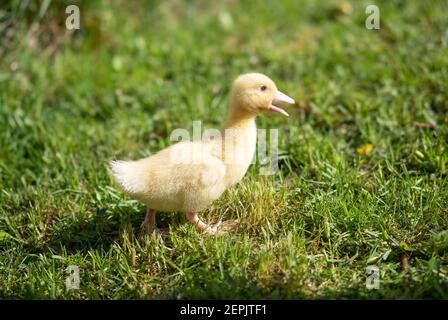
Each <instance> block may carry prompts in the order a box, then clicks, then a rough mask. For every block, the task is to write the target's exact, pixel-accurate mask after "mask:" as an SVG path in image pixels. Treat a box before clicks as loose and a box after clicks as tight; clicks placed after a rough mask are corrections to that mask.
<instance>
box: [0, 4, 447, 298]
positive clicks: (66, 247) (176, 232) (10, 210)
mask: <svg viewBox="0 0 448 320" xmlns="http://www.w3.org/2000/svg"><path fill="white" fill-rule="evenodd" d="M20 3H22V4H20ZM72 3H75V4H78V6H79V8H80V13H81V28H80V29H79V30H76V31H68V30H67V29H66V28H65V19H66V17H67V16H68V15H67V14H66V13H65V7H66V6H67V5H68V4H72ZM188 3H189V4H187V2H184V1H176V0H170V1H151V2H148V3H147V2H143V1H142V2H137V1H132V2H128V1H124V0H121V1H87V0H86V1H57V2H56V1H30V2H29V3H28V4H26V2H20V1H15V0H10V1H5V2H2V4H0V13H1V14H0V128H1V130H0V298H13V299H16V298H31V299H40V298H50V299H56V298H58V299H165V298H176V299H182V298H212V299H213V298H252V299H258V298H267V299H339V298H361V299H364V298H373V299H376V298H393V299H395V298H399V299H402V298H411V299H415V298H417V299H420V298H425V299H426V298H438V299H448V179H447V174H448V147H447V141H448V116H447V114H448V90H447V89H448V67H447V66H448V3H447V2H446V1H444V0H439V1H430V2H429V1H428V2H427V1H375V4H376V5H377V6H378V7H379V9H380V19H381V20H380V23H381V24H380V30H368V29H366V27H365V20H366V17H367V16H368V15H367V14H366V13H365V9H366V6H367V5H368V4H372V1H364V0H362V1H337V0H333V1H311V0H310V1H287V0H285V1H278V2H277V1H236V0H234V1H227V2H222V3H221V2H216V3H213V4H212V3H209V2H206V1H193V2H188ZM248 71H258V72H262V73H265V74H267V75H268V76H270V77H271V78H272V79H273V80H274V81H276V83H277V86H278V87H279V89H280V90H282V91H283V92H285V93H287V94H288V95H290V96H292V97H293V98H294V99H295V100H296V101H297V105H296V106H295V107H290V108H288V111H290V114H291V116H290V117H289V118H283V117H280V116H263V117H260V118H259V119H258V120H257V124H258V127H259V128H266V129H268V128H271V129H278V130H279V131H278V132H279V138H278V142H279V149H280V155H279V171H278V172H277V173H276V174H275V175H270V176H263V175H260V174H259V169H260V165H259V164H258V163H256V164H254V165H252V166H251V167H250V169H249V171H248V173H247V174H246V176H245V177H244V179H243V180H242V182H241V183H240V184H239V185H237V186H236V187H234V188H232V189H230V190H228V191H226V193H225V194H224V195H223V196H222V197H221V198H220V199H219V200H217V201H216V202H214V203H213V205H212V206H211V207H210V208H209V209H208V210H206V211H205V212H202V213H201V217H203V218H204V220H206V221H207V222H210V223H213V222H216V221H218V220H219V219H221V218H222V219H224V220H225V219H231V218H232V219H235V218H237V219H239V226H238V229H237V231H236V232H234V233H232V234H230V235H228V236H225V237H207V236H205V235H203V234H199V233H198V232H196V230H195V228H194V226H192V225H190V224H189V223H187V220H186V218H185V217H184V215H183V214H181V213H171V214H160V215H158V218H157V219H158V222H157V223H158V225H159V226H161V227H168V226H169V227H170V230H171V231H170V235H169V237H167V238H158V237H157V236H153V235H148V234H144V233H143V232H141V231H140V228H139V226H140V223H141V221H142V220H143V217H144V214H145V207H144V206H143V205H141V204H139V203H138V202H136V201H134V200H132V199H130V198H129V197H127V196H125V195H124V194H123V193H122V192H121V191H120V190H119V188H118V187H117V185H116V184H115V183H114V182H113V181H112V179H111V177H110V176H109V174H108V171H107V164H108V161H109V160H110V159H114V158H117V159H137V158H140V157H143V156H147V155H150V154H152V153H155V152H156V151H158V150H160V149H162V148H164V147H166V146H168V145H170V144H171V142H170V139H169V137H170V134H171V132H172V131H173V130H174V129H176V128H186V129H188V130H190V132H191V130H192V128H193V121H194V120H202V121H203V125H202V127H203V129H206V128H220V126H221V124H222V123H223V121H224V120H225V118H226V114H227V103H228V92H229V87H230V85H231V81H232V80H233V79H234V78H235V77H236V76H237V75H238V74H240V73H244V72H248ZM69 266H78V267H79V270H80V285H79V289H73V290H67V289H66V285H65V281H66V278H67V277H68V272H67V268H68V267H69ZM369 266H376V267H377V268H378V270H379V273H380V282H379V284H380V286H379V288H378V289H370V290H369V289H368V288H366V279H367V277H368V276H369V275H368V274H367V273H366V268H367V267H369Z"/></svg>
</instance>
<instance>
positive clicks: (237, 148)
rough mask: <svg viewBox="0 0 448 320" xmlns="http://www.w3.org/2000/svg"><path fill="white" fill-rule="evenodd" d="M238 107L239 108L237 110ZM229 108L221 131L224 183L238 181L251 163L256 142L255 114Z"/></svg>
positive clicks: (228, 183) (229, 184) (231, 183)
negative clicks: (224, 172)
mask: <svg viewBox="0 0 448 320" xmlns="http://www.w3.org/2000/svg"><path fill="white" fill-rule="evenodd" d="M238 109H239V110H238ZM238 109H236V108H231V109H230V112H229V117H228V119H227V122H226V124H225V126H224V130H223V132H222V136H223V143H222V149H221V150H222V153H221V156H222V160H223V161H224V164H225V166H226V177H225V180H226V184H227V185H228V186H231V185H233V184H235V183H237V182H239V181H240V180H241V179H242V178H243V177H244V175H245V173H246V171H247V169H248V167H249V165H250V164H251V163H252V159H253V157H254V153H255V149H256V144H257V127H256V123H255V117H256V115H254V114H251V113H249V112H246V111H244V110H241V109H242V108H238Z"/></svg>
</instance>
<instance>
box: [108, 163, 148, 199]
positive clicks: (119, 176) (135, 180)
mask: <svg viewBox="0 0 448 320" xmlns="http://www.w3.org/2000/svg"><path fill="white" fill-rule="evenodd" d="M110 168H111V170H112V175H113V177H114V178H115V180H116V181H117V182H118V184H119V185H120V186H121V188H122V189H123V191H124V192H126V193H128V194H131V195H135V194H137V193H139V192H140V191H141V190H143V189H144V185H143V184H144V180H142V168H141V166H140V165H139V163H138V162H137V161H122V160H113V161H111V162H110Z"/></svg>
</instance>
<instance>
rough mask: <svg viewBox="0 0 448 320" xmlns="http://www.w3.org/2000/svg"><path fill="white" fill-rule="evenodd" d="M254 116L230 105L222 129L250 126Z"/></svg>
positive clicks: (252, 123) (253, 121) (253, 122)
mask: <svg viewBox="0 0 448 320" xmlns="http://www.w3.org/2000/svg"><path fill="white" fill-rule="evenodd" d="M255 118H256V115H255V114H253V113H251V112H249V111H246V110H244V109H243V108H237V107H235V106H233V105H231V106H230V111H229V116H228V118H227V122H226V124H225V125H224V129H244V128H246V127H252V126H253V125H254V124H255Z"/></svg>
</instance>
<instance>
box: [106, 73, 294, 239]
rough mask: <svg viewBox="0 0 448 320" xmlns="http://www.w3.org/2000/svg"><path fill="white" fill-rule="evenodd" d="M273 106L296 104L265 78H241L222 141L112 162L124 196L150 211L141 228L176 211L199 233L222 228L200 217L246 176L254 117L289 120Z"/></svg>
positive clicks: (190, 144)
mask: <svg viewBox="0 0 448 320" xmlns="http://www.w3.org/2000/svg"><path fill="white" fill-rule="evenodd" d="M273 100H275V101H279V102H284V103H290V104H293V103H294V100H293V99H292V98H290V97H288V96H287V95H285V94H283V93H281V92H280V91H278V90H277V87H276V86H275V83H274V82H273V81H272V80H271V79H269V78H268V77H267V76H265V75H263V74H260V73H247V74H243V75H240V76H239V77H238V78H237V79H236V80H235V81H234V83H233V87H232V90H231V93H230V108H229V109H230V110H229V116H228V119H227V122H226V124H225V126H224V129H223V130H222V131H221V132H220V133H221V135H220V136H216V135H215V136H214V137H210V138H209V139H203V140H202V141H185V142H179V143H176V144H174V145H172V146H170V147H168V148H165V149H163V150H161V151H159V152H158V153H156V154H155V155H152V156H149V157H147V158H144V159H140V160H137V161H112V162H111V169H112V174H113V176H114V178H115V180H116V181H117V182H118V184H119V185H120V186H121V188H122V190H123V191H124V192H125V193H127V194H128V195H130V196H131V197H134V198H135V199H137V200H139V201H140V202H142V203H144V204H145V205H147V207H148V211H147V214H146V217H145V220H144V221H143V224H142V228H143V229H145V230H147V231H152V230H155V228H156V223H155V213H156V210H158V211H165V212H170V211H171V212H173V211H176V212H184V213H185V214H186V217H187V219H188V221H190V222H191V223H194V224H195V225H196V226H197V228H198V229H199V230H200V231H203V232H205V233H207V234H209V235H214V234H216V233H217V232H218V230H219V227H220V222H218V223H217V224H215V225H213V226H210V225H207V224H206V223H204V222H203V221H201V220H200V219H199V217H198V215H197V213H198V212H200V211H202V210H204V209H205V208H207V207H208V206H209V205H210V204H211V203H212V202H213V201H214V200H216V199H218V198H219V197H220V196H221V195H222V193H223V192H224V191H225V190H226V189H227V188H229V187H231V186H232V185H234V184H236V183H238V182H239V181H240V180H241V179H242V178H243V177H244V175H245V174H246V171H247V169H248V167H249V165H250V163H251V162H252V158H253V156H254V153H255V148H256V138H257V130H256V124H255V118H256V116H257V115H258V114H259V113H260V112H262V111H274V112H278V113H280V114H282V115H284V116H288V113H287V112H286V111H285V110H284V109H282V108H280V107H278V106H275V105H273V104H272V103H273ZM230 225H231V226H234V225H235V221H233V222H232V223H231V224H230Z"/></svg>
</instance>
